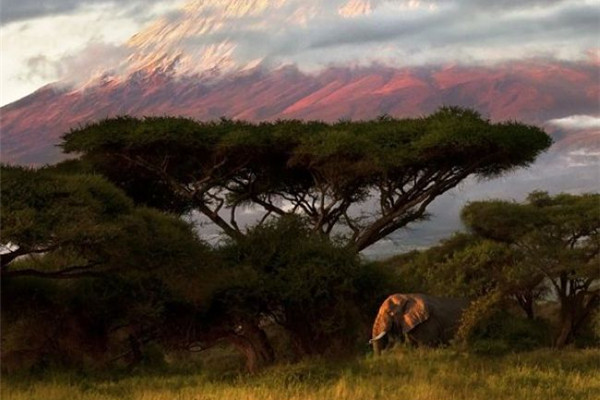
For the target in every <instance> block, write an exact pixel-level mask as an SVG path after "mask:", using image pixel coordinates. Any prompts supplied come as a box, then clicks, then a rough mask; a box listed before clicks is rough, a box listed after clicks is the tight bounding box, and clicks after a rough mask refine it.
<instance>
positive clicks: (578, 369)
mask: <svg viewBox="0 0 600 400" xmlns="http://www.w3.org/2000/svg"><path fill="white" fill-rule="evenodd" d="M599 360H600V350H598V349H596V350H569V351H552V350H543V351H535V352H530V353H521V354H511V355H507V356H502V357H483V356H474V355H467V354H463V353H457V352H455V351H452V350H418V349H397V350H395V351H393V352H391V353H389V354H386V355H384V356H382V357H380V358H370V357H367V358H365V359H362V360H357V361H347V362H339V363H333V362H328V361H323V360H312V361H305V362H302V363H299V364H293V365H280V366H274V367H272V368H269V369H266V370H264V371H262V372H261V373H260V374H258V375H254V376H248V375H244V374H240V375H236V374H229V375H223V376H214V375H211V374H210V373H209V371H206V372H201V371H200V372H189V373H173V372H171V373H169V372H165V373H163V374H157V373H145V374H132V375H129V376H121V377H112V378H106V377H104V378H100V377H94V376H88V377H82V376H78V375H75V374H71V375H69V374H54V375H52V374H48V375H46V376H43V377H41V378H34V377H32V376H30V377H20V378H16V377H11V376H4V377H3V381H2V390H1V394H2V399H4V400H22V399H28V400H29V399H40V400H42V399H44V400H75V399H82V400H105V399H135V400H138V399H139V400H171V399H178V400H192V399H194V400H204V399H206V400H209V399H215V400H217V399H218V400H222V399H236V400H238V399H248V400H250V399H256V400H300V399H301V400H313V399H314V400H317V399H319V400H321V399H333V400H336V399H340V400H341V399H365V400H370V399H386V400H387V399H392V398H393V399H411V400H433V399H435V400H437V399H444V400H451V399H465V400H466V399H469V400H477V399H484V400H496V399H520V400H527V399H532V400H533V399H535V400H538V399H540V400H551V399H561V400H569V399H586V400H587V399H589V400H591V399H599V398H600V369H599Z"/></svg>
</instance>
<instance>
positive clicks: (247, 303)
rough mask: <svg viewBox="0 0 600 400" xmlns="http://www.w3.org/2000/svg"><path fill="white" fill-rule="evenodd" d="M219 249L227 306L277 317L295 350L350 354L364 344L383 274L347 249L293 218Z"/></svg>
mask: <svg viewBox="0 0 600 400" xmlns="http://www.w3.org/2000/svg"><path fill="white" fill-rule="evenodd" d="M222 253H223V258H224V259H225V260H226V262H227V264H228V265H229V266H230V267H229V269H230V271H231V273H232V277H231V279H229V285H228V286H227V287H224V288H223V290H222V292H221V293H220V294H219V296H218V298H219V301H220V302H221V303H222V307H223V309H224V310H227V311H228V312H232V311H233V312H235V313H239V314H242V315H254V316H255V317H256V318H257V319H260V318H263V319H264V318H268V319H270V320H274V321H275V322H276V323H278V324H280V325H281V326H283V327H284V328H285V329H286V331H287V332H288V333H289V335H290V337H291V341H292V343H293V346H295V348H296V351H297V353H298V354H299V355H306V354H335V355H341V354H348V353H351V352H352V351H351V350H352V349H356V348H357V345H358V343H361V344H363V345H364V343H365V342H366V340H367V333H366V332H367V329H366V328H367V326H368V325H369V324H370V319H371V317H372V315H373V314H372V312H373V308H374V307H375V303H376V302H375V301H374V299H377V298H378V297H381V292H379V290H380V288H381V287H382V286H385V285H384V282H385V278H384V275H383V274H382V273H381V270H379V269H378V267H376V266H375V265H372V264H370V265H367V266H364V265H361V262H360V259H359V258H358V256H357V255H356V252H355V251H353V250H352V249H349V248H346V247H341V246H339V245H337V244H336V243H334V242H333V241H332V240H331V239H330V238H328V237H326V236H320V235H316V234H315V233H314V232H312V231H311V230H310V229H309V228H308V227H307V225H306V223H305V221H303V220H302V219H301V218H299V217H296V216H292V217H283V218H280V219H278V220H276V221H273V222H270V223H267V224H265V225H262V226H259V227H255V228H253V229H252V230H250V231H249V232H248V234H247V237H246V238H245V239H243V240H240V241H237V242H230V243H229V244H228V245H227V246H225V247H224V248H223V249H222ZM363 347H364V346H363Z"/></svg>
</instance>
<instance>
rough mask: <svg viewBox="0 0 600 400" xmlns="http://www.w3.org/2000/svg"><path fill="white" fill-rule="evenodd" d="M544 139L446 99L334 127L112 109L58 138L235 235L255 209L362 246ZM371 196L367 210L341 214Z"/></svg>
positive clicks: (156, 201)
mask: <svg viewBox="0 0 600 400" xmlns="http://www.w3.org/2000/svg"><path fill="white" fill-rule="evenodd" d="M551 142H552V141H551V139H550V137H549V136H548V135H547V134H546V133H545V132H544V131H543V130H542V129H540V128H538V127H535V126H531V125H526V124H522V123H519V122H503V123H492V122H490V121H489V120H487V119H485V118H482V117H481V115H480V114H478V113H477V112H475V111H472V110H469V109H463V108H457V107H444V108H441V109H439V110H438V111H437V112H435V113H433V114H431V115H429V116H424V117H419V118H404V119H396V118H391V117H387V116H385V117H380V118H378V119H375V120H370V121H357V122H353V121H339V122H336V123H324V122H317V121H309V122H306V121H297V120H282V121H275V122H261V123H249V122H244V121H232V120H227V119H222V120H220V121H213V122H198V121H194V120H191V119H186V118H174V117H147V118H143V119H138V118H132V117H118V118H113V119H107V120H104V121H100V122H97V123H93V124H90V125H88V126H85V127H83V128H80V129H76V130H72V131H71V132H69V133H67V134H66V135H64V137H63V144H62V146H63V148H64V150H65V151H66V152H68V153H73V152H76V153H80V154H81V159H82V161H84V162H86V163H88V165H91V166H92V168H93V169H94V170H95V171H98V172H100V173H102V174H105V175H106V176H107V177H108V178H109V179H110V180H112V181H114V182H115V183H116V184H117V185H119V186H120V187H122V188H124V189H125V190H126V191H127V192H128V193H129V194H130V196H132V197H133V198H134V199H135V200H136V201H138V202H141V203H144V204H148V205H151V206H156V207H159V208H162V209H165V210H169V211H176V212H182V211H186V210H191V209H195V210H197V211H199V212H200V213H202V214H204V215H205V216H207V217H208V218H209V219H210V220H211V221H213V222H214V223H215V224H217V225H218V226H219V227H220V228H221V229H222V230H223V231H224V233H226V234H227V235H229V236H230V237H233V238H236V237H237V238H239V237H242V236H243V235H244V230H243V229H241V228H240V227H239V226H238V224H237V220H236V217H237V216H238V208H239V207H240V206H243V205H253V206H257V207H260V208H262V209H263V210H264V213H265V215H264V217H265V218H264V219H263V220H266V218H267V217H269V216H277V215H279V216H280V215H285V214H288V213H300V214H303V215H305V216H306V217H307V218H308V220H309V221H310V224H311V226H312V227H313V229H314V231H315V232H319V233H323V234H327V235H329V234H331V233H332V232H333V231H334V228H336V227H342V226H344V227H345V232H347V235H346V240H347V241H348V245H351V246H355V247H356V249H357V250H362V249H364V248H366V247H368V246H370V245H371V244H373V243H375V242H377V241H378V240H380V239H382V238H384V237H385V236H387V235H389V234H390V233H392V232H394V231H395V230H397V229H399V228H402V227H404V226H405V225H406V224H408V223H410V222H412V221H415V220H418V219H420V218H423V216H424V215H425V211H426V208H427V206H428V205H429V204H430V203H431V202H432V201H433V200H434V199H435V198H437V197H438V196H440V195H441V194H443V193H444V192H446V191H448V190H449V189H451V188H453V187H455V186H456V185H457V184H458V183H460V182H461V181H463V180H464V179H465V178H467V177H468V176H470V175H477V176H480V177H493V176H497V175H499V174H502V173H505V172H507V171H510V170H512V169H514V168H517V167H524V166H527V165H529V164H530V163H532V162H533V161H534V160H535V158H536V157H537V156H538V155H539V154H540V153H541V152H542V151H544V150H546V149H547V148H548V147H549V146H550V144H551ZM372 200H375V204H377V207H376V209H375V210H364V211H363V212H362V213H361V214H360V215H356V213H350V212H349V210H350V207H351V206H352V207H354V206H359V207H358V208H360V205H361V204H363V203H366V202H367V201H372ZM369 204H371V203H369ZM226 209H227V210H228V211H229V215H227V216H226V214H225V213H224V211H225V210H226ZM363 209H364V207H363ZM261 221H262V220H261ZM259 223H260V222H259ZM336 231H337V232H339V230H336Z"/></svg>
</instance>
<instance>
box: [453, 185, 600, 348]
mask: <svg viewBox="0 0 600 400" xmlns="http://www.w3.org/2000/svg"><path fill="white" fill-rule="evenodd" d="M462 217H463V220H464V221H465V222H466V224H467V225H468V227H469V228H470V229H471V230H472V231H473V232H474V233H475V234H477V235H479V236H480V237H484V238H487V239H489V240H493V241H495V242H497V243H503V244H506V245H507V246H509V247H510V249H511V251H512V252H513V254H514V256H515V259H516V260H517V262H516V264H515V265H516V266H517V267H518V270H519V271H520V274H521V275H523V274H525V275H526V274H529V275H530V276H531V277H537V276H540V277H543V279H544V280H543V281H542V283H543V282H547V283H549V284H550V285H551V287H552V288H553V290H554V293H555V295H556V297H557V298H558V300H559V302H560V322H559V331H558V334H557V336H556V338H555V345H556V346H558V347H562V346H564V345H566V344H567V343H569V342H571V341H572V340H573V339H574V337H575V335H576V334H577V332H578V331H579V330H580V329H581V327H582V326H583V325H584V324H585V323H586V322H587V321H588V319H589V318H590V316H591V314H592V313H593V311H594V310H595V309H597V307H598V304H599V303H600V287H599V282H600V268H599V265H600V258H599V257H600V256H599V251H600V240H599V239H600V237H599V232H600V195H598V194H583V195H570V194H559V195H556V196H550V195H548V194H547V193H545V192H534V193H531V194H530V195H529V197H528V198H527V202H526V203H524V204H517V203H511V202H507V201H486V202H474V203H471V204H469V205H468V206H466V207H465V208H464V209H463V212H462Z"/></svg>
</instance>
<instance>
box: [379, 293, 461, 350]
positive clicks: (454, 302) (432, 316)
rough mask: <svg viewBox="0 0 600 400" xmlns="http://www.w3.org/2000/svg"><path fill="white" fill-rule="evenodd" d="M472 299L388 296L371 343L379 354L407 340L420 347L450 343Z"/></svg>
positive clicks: (415, 295)
mask: <svg viewBox="0 0 600 400" xmlns="http://www.w3.org/2000/svg"><path fill="white" fill-rule="evenodd" d="M468 305H469V300H467V299H459V298H443V297H436V296H430V295H426V294H420V293H417V294H402V293H397V294H393V295H391V296H389V297H388V298H387V299H385V301H384V302H383V303H382V304H381V307H379V312H378V313H377V317H376V318H375V322H374V323H373V333H372V336H371V337H372V339H371V340H370V343H371V344H372V345H373V351H374V352H375V354H376V355H379V354H381V351H382V350H383V349H385V348H386V347H388V345H389V344H390V343H391V342H393V341H394V340H398V339H400V340H402V339H406V340H407V341H408V342H410V343H412V344H414V345H417V346H431V347H435V346H439V345H443V344H447V343H449V341H450V339H452V337H453V336H454V333H455V331H456V328H457V326H458V323H459V321H460V317H461V315H462V313H463V311H464V310H465V309H466V308H467V306H468Z"/></svg>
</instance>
